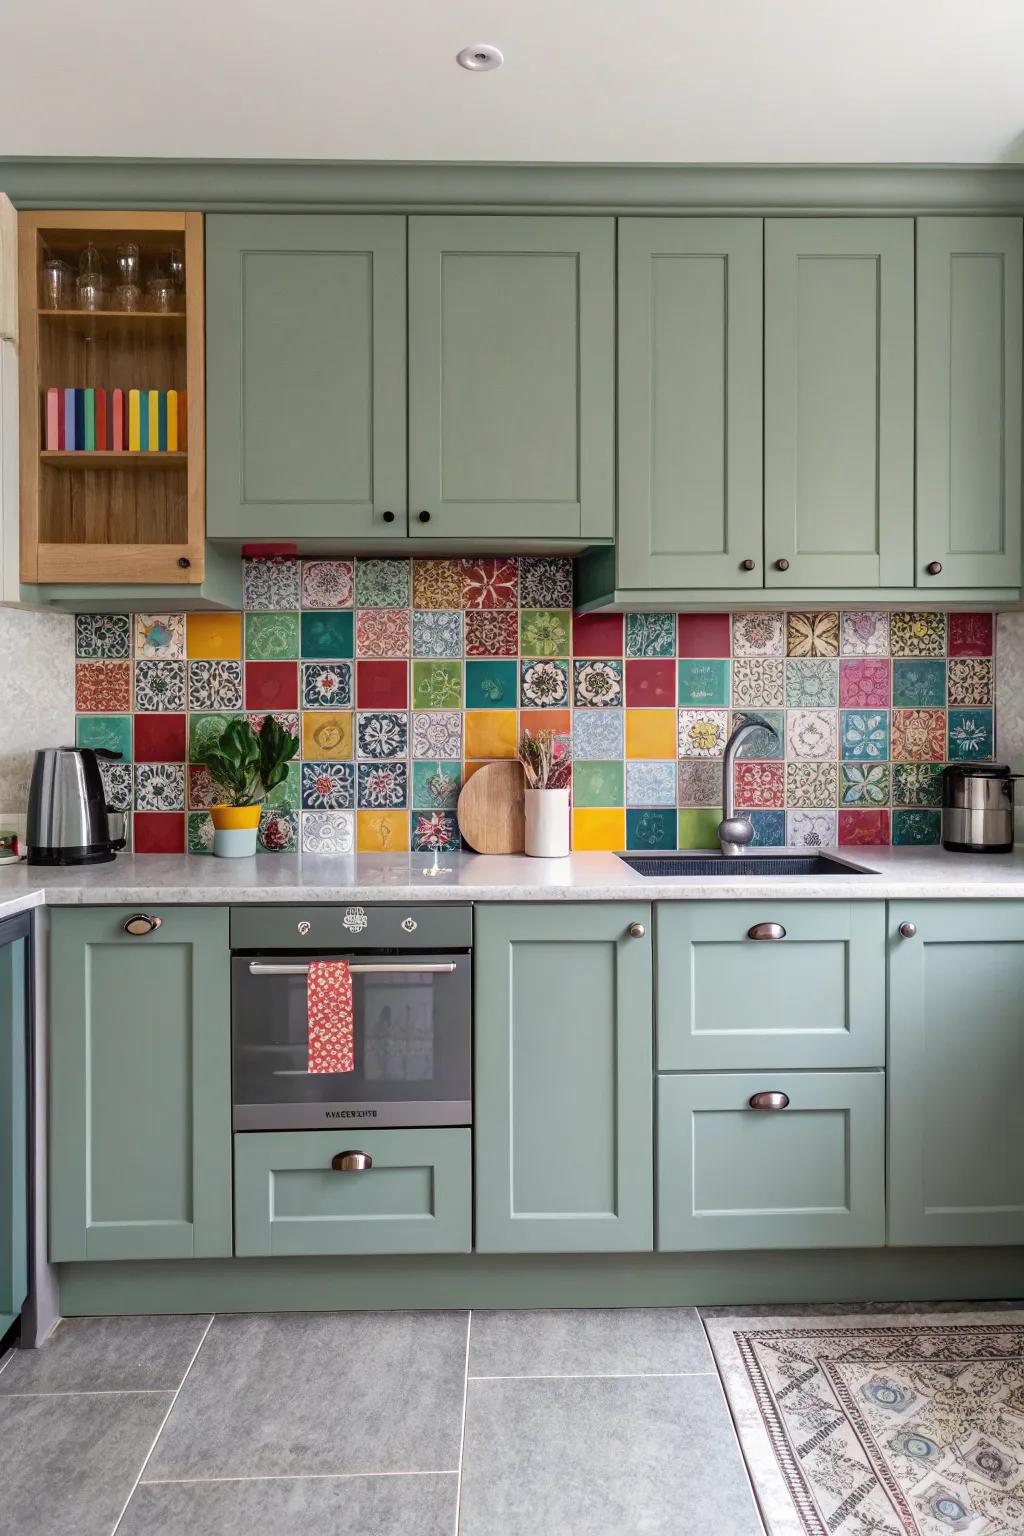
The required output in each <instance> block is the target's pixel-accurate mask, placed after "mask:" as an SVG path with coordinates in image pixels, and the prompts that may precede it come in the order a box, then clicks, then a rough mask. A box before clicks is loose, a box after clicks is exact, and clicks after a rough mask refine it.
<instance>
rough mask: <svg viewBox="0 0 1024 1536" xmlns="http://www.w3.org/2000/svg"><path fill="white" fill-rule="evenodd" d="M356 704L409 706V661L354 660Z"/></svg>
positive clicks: (370, 706) (396, 707)
mask: <svg viewBox="0 0 1024 1536" xmlns="http://www.w3.org/2000/svg"><path fill="white" fill-rule="evenodd" d="M356 703H357V705H358V707H359V708H360V709H408V708H409V664H408V662H405V661H357V662H356Z"/></svg>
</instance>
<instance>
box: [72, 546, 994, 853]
mask: <svg viewBox="0 0 1024 1536" xmlns="http://www.w3.org/2000/svg"><path fill="white" fill-rule="evenodd" d="M243 594H244V595H243V601H244V605H245V612H244V613H218V612H206V613H195V614H189V615H187V616H186V615H183V614H173V613H172V614H134V615H131V614H123V615H106V614H104V615H79V616H78V618H77V620H76V627H75V635H76V658H77V660H76V709H77V712H78V713H77V740H78V742H79V744H80V745H94V746H106V747H112V748H113V749H114V750H116V751H120V752H122V753H123V755H124V757H125V759H126V761H125V762H124V763H123V764H116V765H112V766H109V767H106V768H105V769H104V772H105V774H106V777H107V782H108V790H109V794H110V798H111V802H112V803H114V804H117V805H118V806H119V807H123V808H132V810H133V818H132V819H133V822H134V827H133V835H134V847H135V850H136V851H137V852H139V853H142V852H180V851H182V850H183V849H185V848H186V847H187V848H188V849H189V850H190V851H193V852H197V853H198V852H204V851H206V849H207V848H208V847H209V843H210V838H211V827H210V819H209V815H208V814H207V813H208V808H209V806H210V805H211V804H212V803H213V802H214V800H215V799H216V798H217V790H216V786H215V785H214V784H213V783H212V782H211V780H210V776H209V774H208V773H207V771H206V770H205V769H204V768H202V767H200V766H198V765H197V764H196V762H195V758H196V756H197V752H198V750H199V749H200V748H201V746H202V744H203V743H204V742H206V741H208V740H209V738H210V735H211V733H212V732H214V731H215V730H217V729H218V728H219V727H220V726H221V725H222V724H223V722H224V721H225V720H226V719H227V718H228V717H229V716H230V715H231V714H235V713H241V712H243V711H244V712H246V713H248V715H249V717H250V719H252V720H253V721H254V722H255V723H258V721H259V720H260V719H261V718H262V715H263V713H264V712H265V711H267V710H271V711H273V712H274V713H275V714H277V715H279V717H280V718H281V719H282V720H283V721H285V722H286V723H287V724H288V725H289V727H290V729H291V730H292V732H293V734H295V735H296V736H298V737H299V739H300V748H299V760H297V761H296V762H295V763H294V764H293V766H292V770H291V772H290V775H289V778H288V781H287V783H286V784H284V785H282V786H281V788H280V789H279V790H278V791H276V792H275V794H274V796H273V800H274V804H273V805H272V806H271V807H269V808H268V809H267V810H266V811H265V812H264V818H263V827H262V831H261V838H262V840H263V841H264V843H265V844H268V845H270V846H290V847H295V846H298V847H301V848H302V849H303V850H305V851H307V852H311V853H344V852H350V851H352V850H353V849H357V850H359V851H371V850H373V851H380V850H388V851H399V850H404V849H408V848H409V847H410V846H411V847H413V848H420V847H424V846H433V843H434V842H435V841H440V842H441V843H442V844H443V845H444V846H446V847H449V848H452V847H458V833H457V828H456V824H455V817H454V809H453V808H454V804H455V800H456V799H457V796H458V791H459V787H460V785H461V783H462V782H463V780H464V778H465V776H466V775H468V774H470V773H472V772H473V771H474V770H475V769H476V768H477V767H479V766H480V765H481V763H483V762H486V761H489V760H493V759H495V758H502V757H512V756H514V754H515V746H516V739H517V736H518V733H519V731H520V730H521V729H522V728H523V727H529V728H530V729H531V730H538V729H545V728H546V729H551V730H554V731H555V732H556V733H557V734H559V735H563V736H566V737H571V742H572V750H573V813H572V816H573V845H574V847H575V848H577V849H586V848H591V849H593V848H600V849H618V848H626V847H628V848H633V849H641V848H675V847H683V848H693V847H710V846H713V845H714V844H715V842H716V828H717V825H718V821H719V818H720V816H721V791H722V785H721V757H722V753H723V750H724V747H725V742H726V739H727V736H728V733H729V730H730V728H731V726H732V724H733V723H734V722H735V720H736V718H737V716H739V715H742V713H744V712H749V711H754V712H757V713H758V714H761V715H763V716H764V717H765V718H766V719H768V720H769V721H770V723H771V724H772V725H773V726H774V727H775V729H776V730H777V732H778V740H777V741H772V739H771V738H770V736H769V735H768V734H767V733H766V732H761V733H759V735H757V736H755V737H753V738H752V739H751V740H750V741H749V742H748V743H747V744H746V745H745V747H744V748H743V749H742V752H741V756H740V760H739V761H738V762H737V766H736V796H737V804H738V806H740V807H741V808H743V809H747V810H750V811H751V815H752V821H753V823H754V829H755V842H756V844H758V845H761V846H769V845H780V844H789V845H790V846H793V847H808V846H809V847H819V846H827V845H834V844H839V845H840V846H844V845H845V846H852V845H865V844H879V843H883V844H884V843H889V842H893V843H898V844H915V843H934V842H937V841H938V838H939V812H938V810H937V809H936V807H937V806H938V805H939V803H940V799H941V792H940V789H941V786H940V778H939V772H940V768H941V765H942V764H943V763H944V762H946V761H949V760H969V761H978V760H981V759H984V758H988V757H991V756H992V755H993V750H994V721H993V715H994V708H993V705H994V686H995V680H994V666H993V661H994V647H995V625H994V619H993V615H992V614H990V613H953V614H950V615H948V616H947V615H946V614H942V613H916V612H892V613H888V612H882V613H868V612H860V611H857V612H850V611H843V612H837V611H831V610H830V611H826V612H791V613H778V612H776V613H771V612H747V611H743V612H736V613H734V614H728V613H712V614H679V615H677V614H674V613H653V614H650V613H648V614H640V613H636V614H626V615H621V614H595V615H587V616H581V617H577V618H574V617H573V614H572V562H571V560H569V559H565V558H551V557H521V558H508V559H502V558H487V559H465V560H458V559H440V560H438V559H421V558H416V559H412V560H409V559H365V560H354V561H353V560H337V559H334V560H307V561H299V560H296V559H274V560H249V561H246V562H245V563H244V571H243ZM129 760H130V761H129Z"/></svg>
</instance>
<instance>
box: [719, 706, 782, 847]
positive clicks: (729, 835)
mask: <svg viewBox="0 0 1024 1536" xmlns="http://www.w3.org/2000/svg"><path fill="white" fill-rule="evenodd" d="M755 731H767V732H768V735H769V736H770V737H771V738H772V739H773V740H774V741H778V739H779V733H778V731H777V730H776V729H775V727H774V726H773V725H772V724H770V722H769V721H767V720H763V719H762V718H761V716H760V715H747V716H746V717H745V718H744V719H743V720H742V721H741V723H740V724H739V725H737V726H735V727H734V728H733V733H732V735H731V736H730V737H729V740H728V741H727V742H726V744H725V757H724V758H723V760H722V820H721V821H720V822H719V825H718V842H719V845H720V847H721V849H722V854H723V856H724V857H725V858H727V859H734V858H737V857H738V856H739V855H740V854H741V853H742V852H743V850H744V849H745V848H746V847H747V845H748V844H749V843H751V842H752V841H753V838H754V827H753V823H752V822H751V820H750V817H749V816H737V814H736V793H735V787H734V780H735V772H734V766H735V763H736V757H737V754H738V752H739V750H740V747H742V745H743V743H744V742H745V741H746V740H747V737H748V736H752V735H753V734H754V732H755Z"/></svg>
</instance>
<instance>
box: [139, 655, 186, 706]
mask: <svg viewBox="0 0 1024 1536" xmlns="http://www.w3.org/2000/svg"><path fill="white" fill-rule="evenodd" d="M135 708H136V710H138V711H139V712H140V713H142V714H165V713H172V714H175V713H178V712H179V711H181V710H183V709H184V708H185V663H184V662H183V661H137V662H136V663H135Z"/></svg>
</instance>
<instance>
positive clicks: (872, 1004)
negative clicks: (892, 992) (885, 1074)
mask: <svg viewBox="0 0 1024 1536" xmlns="http://www.w3.org/2000/svg"><path fill="white" fill-rule="evenodd" d="M655 913H656V924H657V1014H658V1067H659V1070H661V1071H662V1072H664V1071H666V1070H667V1071H679V1070H686V1071H694V1070H699V1071H707V1070H709V1069H710V1070H712V1071H714V1070H720V1071H727V1070H729V1069H737V1070H740V1071H743V1070H747V1069H750V1068H757V1067H772V1068H781V1067H880V1066H882V1065H883V1064H884V1062H885V903H884V902H881V901H821V902H810V901H769V902H766V901H709V902H697V901H673V902H659V903H658V904H657V906H656V908H655ZM767 935H776V936H775V937H767Z"/></svg>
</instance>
